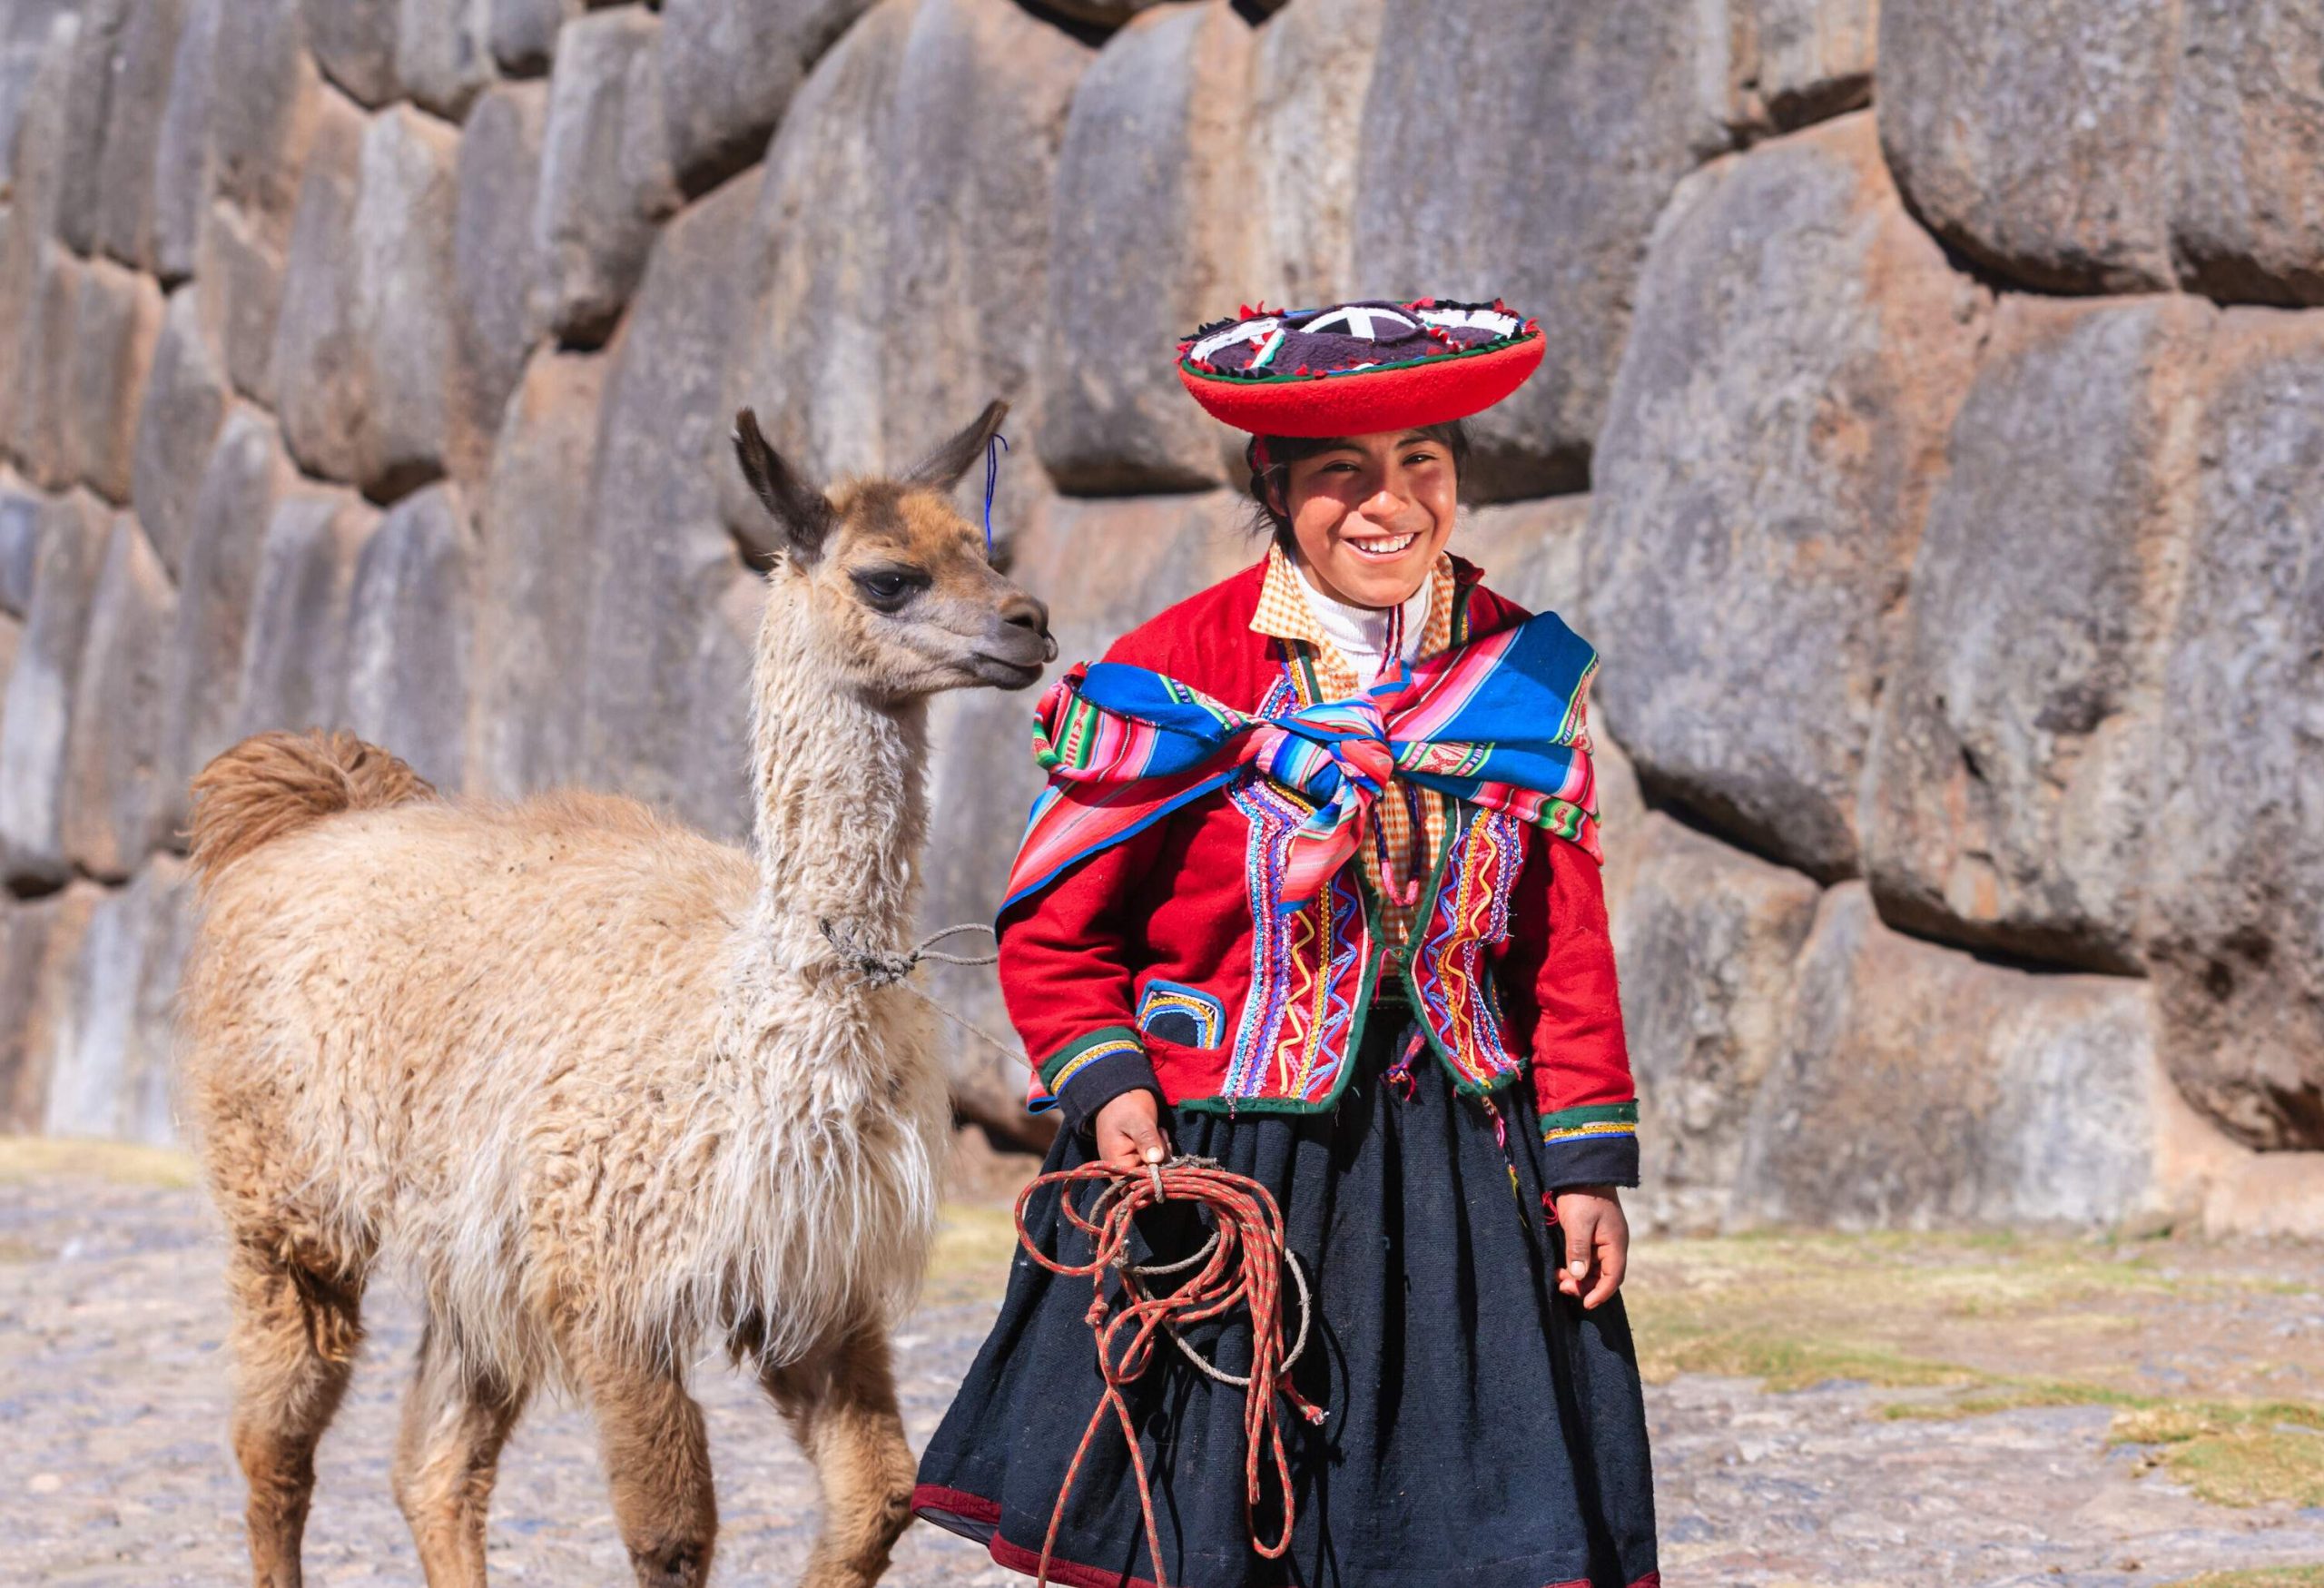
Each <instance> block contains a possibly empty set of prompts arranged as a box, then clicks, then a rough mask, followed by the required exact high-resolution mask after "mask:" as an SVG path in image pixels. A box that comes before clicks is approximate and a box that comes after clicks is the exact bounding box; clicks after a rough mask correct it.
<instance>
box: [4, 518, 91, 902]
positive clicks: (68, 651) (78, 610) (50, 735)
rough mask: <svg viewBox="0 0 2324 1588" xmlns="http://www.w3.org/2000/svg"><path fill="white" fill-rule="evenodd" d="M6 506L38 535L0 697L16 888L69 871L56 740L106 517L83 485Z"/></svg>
mask: <svg viewBox="0 0 2324 1588" xmlns="http://www.w3.org/2000/svg"><path fill="white" fill-rule="evenodd" d="M19 502H21V498H19ZM9 506H10V508H11V510H12V511H13V512H22V511H29V512H30V513H31V515H32V516H33V518H34V522H35V526H36V528H35V533H36V534H37V536H38V539H39V551H38V554H37V557H36V558H35V560H34V567H33V590H32V609H31V611H30V612H29V613H27V614H26V616H25V629H24V635H23V636H22V638H21V639H20V640H19V641H18V643H17V648H16V661H15V666H14V667H13V668H11V669H10V670H9V674H8V693H7V697H6V699H5V701H0V880H5V882H6V883H7V884H8V886H9V887H11V888H13V889H16V890H19V891H23V890H27V889H40V888H53V887H55V886H57V885H58V884H60V883H64V881H65V879H66V878H67V876H69V875H70V874H71V868H70V865H69V863H68V862H67V860H66V857H65V853H64V796H65V777H64V751H65V743H66V736H67V735H68V734H69V732H70V730H71V727H72V722H73V701H74V689H75V686H76V685H77V683H78V680H79V677H80V670H81V653H82V649H83V646H84V642H85V641H86V639H87V637H88V633H89V602H90V598H91V597H92V596H94V594H95V591H96V584H97V575H98V572H99V570H100V569H102V568H103V566H104V556H105V541H106V538H107V536H108V534H109V532H110V530H111V528H112V515H111V514H110V513H108V512H107V511H106V510H105V508H104V506H103V504H102V503H100V502H99V501H98V500H97V499H96V498H94V497H92V496H90V495H89V494H88V493H87V492H85V491H74V493H73V494H72V495H70V496H67V497H63V498H54V497H35V498H32V500H31V505H30V507H29V508H25V507H23V506H20V505H19V503H16V502H12V503H11V504H9Z"/></svg>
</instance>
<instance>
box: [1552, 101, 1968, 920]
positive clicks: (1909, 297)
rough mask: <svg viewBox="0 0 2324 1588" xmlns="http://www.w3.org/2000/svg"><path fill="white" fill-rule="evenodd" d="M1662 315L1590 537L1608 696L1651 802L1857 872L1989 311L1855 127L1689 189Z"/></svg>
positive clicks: (1623, 390)
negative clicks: (1909, 625)
mask: <svg viewBox="0 0 2324 1588" xmlns="http://www.w3.org/2000/svg"><path fill="white" fill-rule="evenodd" d="M1638 301H1639V316H1638V321H1637V329H1636V332H1635V334H1634V335H1633V336H1632V338H1631V340H1630V346H1629V349H1628V350H1627V351H1626V352H1625V354H1624V355H1623V360H1622V370H1621V374H1620V378H1619V379H1618V380H1617V381H1616V384H1615V390H1614V396H1613V401H1612V406H1611V409H1610V411H1609V415H1608V419H1607V425H1606V437H1605V441H1604V443H1603V446H1602V449H1601V452H1600V466H1599V469H1598V476H1597V488H1596V491H1595V493H1594V501H1593V504H1592V512H1591V521H1590V548H1589V555H1588V558H1587V567H1586V578H1587V582H1588V587H1589V589H1588V618H1587V622H1586V623H1584V624H1582V625H1581V626H1582V628H1583V629H1584V632H1586V633H1588V634H1589V635H1590V636H1591V637H1592V638H1593V639H1594V640H1595V641H1596V643H1597V644H1598V646H1599V647H1600V651H1601V653H1602V654H1603V656H1604V659H1605V660H1604V671H1603V673H1602V675H1601V677H1600V683H1599V685H1598V695H1599V698H1600V700H1602V701H1604V702H1605V703H1606V704H1607V705H1609V706H1610V708H1612V710H1613V712H1614V715H1615V717H1616V720H1617V721H1618V723H1619V725H1620V729H1621V733H1622V739H1623V743H1624V745H1626V746H1627V747H1628V748H1629V750H1630V754H1631V755H1633V756H1635V757H1636V758H1637V761H1638V766H1639V772H1640V776H1641V777H1642V778H1643V780H1644V781H1645V783H1646V784H1647V786H1648V789H1649V793H1652V792H1654V791H1657V790H1659V791H1661V792H1662V793H1663V794H1665V795H1667V796H1668V797H1669V798H1673V799H1676V800H1679V801H1680V802H1681V803H1683V804H1686V805H1687V806H1689V808H1691V809H1693V810H1694V811H1696V812H1697V813H1699V814H1700V815H1701V816H1702V818H1703V819H1704V820H1706V821H1708V822H1709V823H1710V824H1713V825H1714V826H1716V827H1717V828H1718V830H1719V831H1721V832H1722V833H1728V834H1730V835H1732V836H1734V837H1737V838H1739V839H1741V840H1742V841H1743V842H1744V843H1745V844H1746V845H1747V846H1748V847H1751V848H1755V849H1758V850H1759V851H1761V852H1762V853H1767V854H1768V855H1770V856H1772V857H1773V858H1776V859H1777V860H1780V861H1783V862H1785V863H1788V864H1792V865H1795V866H1797V867H1798V868H1800V869H1801V870H1804V871H1807V872H1808V873H1810V874H1812V875H1816V876H1818V877H1821V878H1825V879H1830V878H1834V877H1838V876H1845V875H1848V874H1851V873H1854V872H1855V871H1856V868H1857V864H1858V855H1857V848H1856V795H1857V788H1858V784H1859V783H1860V781H1861V778H1862V774H1863V769H1864V756H1865V748H1866V741H1867V739H1868V737H1869V735H1870V731H1871V727H1872V721H1873V712H1874V708H1875V705H1876V703H1877V698H1878V688H1879V661H1880V651H1881V638H1882V635H1881V631H1882V626H1883V624H1884V621H1885V620H1886V617H1887V616H1888V615H1889V614H1890V613H1892V612H1893V610H1894V609H1895V607H1896V604H1897V603H1898V601H1900V600H1901V599H1902V598H1903V597H1904V595H1905V571H1906V569H1907V568H1908V567H1910V565H1911V559H1912V556H1913V550H1914V547H1915V544H1916V542H1917V541H1918V539H1919V536H1920V528H1921V520H1922V516H1923V514H1924V512H1925V508H1926V503H1927V499H1928V492H1929V489H1930V487H1931V485H1932V483H1933V481H1934V478H1935V475H1936V473H1937V471H1938V469H1939V467H1940V465H1941V463H1942V459H1943V448H1944V443H1945V433H1946V431H1947V429H1949V428H1950V426H1951V424H1952V421H1953V415H1954V410H1955V408H1956V407H1957V406H1958V404H1959V402H1960V400H1961V395H1962V393H1963V392H1964V391H1965V390H1966V388H1967V385H1968V381H1969V377H1970V372H1971V370H1972V368H1973V367H1974V360H1975V357H1976V351H1977V346H1978V342H1979V340H1980V339H1981V336H1982V334H1983V325H1984V319H1985V315H1986V310H1987V302H1988V300H1987V296H1986V294H1985V293H1984V291H1983V290H1982V289H1980V288H1978V287H1977V286H1975V285H1974V283H1972V282H1971V281H1968V280H1967V279H1966V278H1965V277H1962V276H1960V275H1957V274H1955V272H1954V271H1952V269H1951V268H1950V267H1949V266H1948V265H1947V264H1946V263H1945V257H1944V254H1943V253H1942V252H1940V251H1939V250H1938V248H1937V247H1936V245H1935V243H1934V242H1931V241H1930V240H1929V238H1928V236H1927V235H1926V233H1925V232H1922V231H1920V230H1919V228H1917V227H1915V225H1914V224H1913V223H1912V222H1911V220H1910V219H1909V218H1908V217H1907V216H1906V215H1905V212H1904V210H1903V208H1902V206H1901V205H1900V204H1899V203H1898V202H1897V200H1896V192H1895V190H1894V189H1893V188H1891V187H1890V186H1889V185H1888V182H1887V177H1886V172H1885V171H1884V169H1883V168H1882V166H1881V163H1880V154H1879V151H1878V149H1877V148H1876V146H1875V143H1874V138H1873V130H1872V125H1871V120H1870V117H1869V116H1866V115H1856V116H1849V117H1846V118H1843V119H1842V120H1840V121H1837V122H1832V123H1827V124H1825V125H1823V126H1820V127H1817V128H1813V129H1810V130H1809V131H1807V132H1805V133H1795V134H1793V135H1791V136H1789V137H1787V138H1782V139H1777V140H1776V141H1775V142H1773V143H1766V144H1762V145H1760V146H1759V147H1758V148H1756V149H1754V150H1752V151H1751V152H1750V153H1747V154H1744V155H1742V156H1740V157H1738V158H1732V159H1729V160H1726V161H1723V162H1721V163H1718V165H1715V166H1713V167H1711V168H1710V169H1709V170H1707V171H1706V172H1704V173H1702V174H1701V175H1700V176H1699V177H1698V178H1696V179H1694V180H1693V181H1691V182H1689V186H1688V189H1687V190H1686V191H1685V192H1682V193H1681V194H1680V196H1679V199H1678V200H1677V201H1675V202H1673V204H1672V206H1671V212H1670V214H1669V217H1668V219H1667V220H1666V222H1664V223H1663V224H1662V225H1661V226H1660V227H1659V229H1658V231H1657V233H1656V236H1655V239H1654V244H1653V248H1652V250H1651V252H1649V255H1648V258H1647V262H1646V267H1645V273H1644V276H1643V278H1642V280H1641V281H1640V287H1639V293H1638ZM1742 592H1748V601H1747V603H1746V605H1745V606H1743V607H1739V608H1738V604H1737V597H1738V594H1739V593H1742Z"/></svg>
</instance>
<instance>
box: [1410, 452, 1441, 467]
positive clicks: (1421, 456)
mask: <svg viewBox="0 0 2324 1588" xmlns="http://www.w3.org/2000/svg"><path fill="white" fill-rule="evenodd" d="M1435 461H1436V454H1435V453H1433V452H1415V453H1413V455H1412V456H1411V457H1409V458H1407V459H1404V467H1405V468H1406V469H1417V468H1419V467H1420V466H1421V465H1422V464H1423V463H1433V462H1435Z"/></svg>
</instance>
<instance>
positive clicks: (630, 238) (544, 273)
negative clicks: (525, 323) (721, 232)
mask: <svg viewBox="0 0 2324 1588" xmlns="http://www.w3.org/2000/svg"><path fill="white" fill-rule="evenodd" d="M660 27H661V22H660V20H659V19H658V18H656V17H655V15H654V14H653V13H651V12H649V11H646V10H645V8H644V7H642V6H635V5H625V6H621V7H619V8H617V9H615V10H612V11H606V12H600V13H597V14H596V15H590V16H584V17H581V18H579V19H577V20H576V21H573V22H569V23H567V24H566V25H565V27H564V28H563V29H562V30H560V31H559V32H558V34H557V35H556V71H555V73H554V74H552V75H551V76H550V78H549V98H548V125H547V132H546V133H545V135H544V143H543V146H542V153H541V164H540V188H539V191H538V193H537V197H536V199H535V202H534V210H533V245H534V248H535V251H536V252H537V255H538V260H539V264H538V269H539V272H540V273H539V275H538V276H537V278H536V282H535V287H534V300H533V317H534V319H535V321H537V323H539V324H540V325H542V326H545V327H546V328H547V329H548V330H552V331H554V332H555V333H556V334H557V335H558V336H560V337H562V338H565V339H566V340H570V341H579V342H596V341H600V340H603V339H604V338H605V337H606V334H607V333H608V332H609V331H610V330H612V329H613V323H614V321H615V319H616V318H618V317H619V315H620V314H621V311H622V307H623V305H624V304H625V303H627V302H628V301H629V295H630V293H631V292H632V291H635V289H636V286H637V281H638V276H639V274H640V272H641V271H644V270H645V255H646V252H647V250H648V249H650V248H651V247H652V246H653V243H654V231H655V226H657V225H658V224H659V223H660V222H661V221H662V219H663V217H665V216H666V215H667V214H669V213H670V212H671V211H672V210H674V209H675V208H676V207H677V202H678V186H677V181H676V178H675V175H674V174H673V173H672V172H671V169H670V163H669V149H668V142H667V137H666V133H665V128H664V124H663V107H662V99H663V96H662V90H661V80H660V65H659V63H658V62H657V61H656V59H655V49H654V46H655V35H656V33H657V31H658V30H659V28H660Z"/></svg>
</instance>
